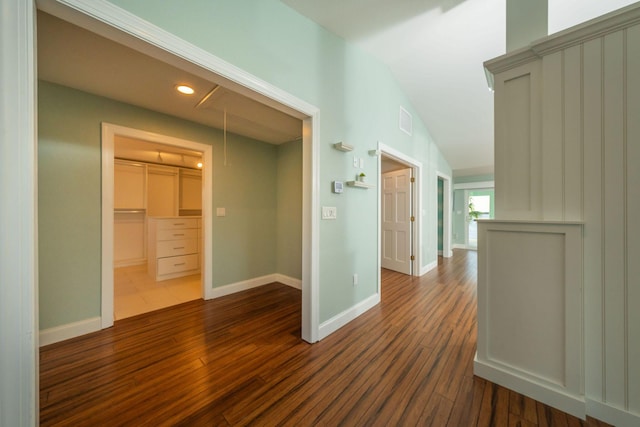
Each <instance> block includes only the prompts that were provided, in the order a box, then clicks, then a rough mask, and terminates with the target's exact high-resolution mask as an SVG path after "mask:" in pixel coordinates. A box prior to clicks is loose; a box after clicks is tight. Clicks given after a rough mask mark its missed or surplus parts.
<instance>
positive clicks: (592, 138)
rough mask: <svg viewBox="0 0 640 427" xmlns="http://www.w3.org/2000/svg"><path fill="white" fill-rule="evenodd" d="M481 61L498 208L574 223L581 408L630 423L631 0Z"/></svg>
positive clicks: (639, 199) (636, 197)
mask: <svg viewBox="0 0 640 427" xmlns="http://www.w3.org/2000/svg"><path fill="white" fill-rule="evenodd" d="M486 66H487V68H488V69H490V70H491V71H492V72H493V73H494V74H495V89H496V213H497V217H498V218H500V219H522V220H545V221H583V222H584V235H583V252H584V260H583V266H584V267H583V291H584V339H585V341H584V359H585V382H584V384H585V401H586V409H587V414H589V415H591V416H593V417H596V418H599V419H603V420H605V421H608V422H610V423H613V424H615V425H621V426H623V425H640V279H639V278H640V263H639V262H638V260H640V222H638V221H637V220H636V218H635V214H636V213H637V212H638V211H640V190H639V188H638V184H639V183H640V120H639V118H640V6H636V7H634V8H629V9H626V12H625V13H613V14H610V15H608V17H607V19H603V20H600V21H598V22H596V23H594V24H593V25H591V26H581V28H579V29H577V30H576V31H574V32H569V33H563V34H561V35H558V36H556V37H551V38H548V39H545V40H542V41H539V42H536V43H534V44H533V45H532V46H531V47H530V49H529V50H528V51H527V52H520V53H518V54H515V55H511V56H505V57H501V58H498V59H496V60H493V61H489V62H488V63H487V64H486Z"/></svg>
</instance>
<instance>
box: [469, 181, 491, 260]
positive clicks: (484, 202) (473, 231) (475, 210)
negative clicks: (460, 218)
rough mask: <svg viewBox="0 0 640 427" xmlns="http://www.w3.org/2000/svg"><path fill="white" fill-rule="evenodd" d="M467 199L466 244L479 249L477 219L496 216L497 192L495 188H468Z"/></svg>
mask: <svg viewBox="0 0 640 427" xmlns="http://www.w3.org/2000/svg"><path fill="white" fill-rule="evenodd" d="M465 200H466V205H467V216H466V222H467V226H466V227H465V237H466V238H465V240H466V246H467V247H468V248H471V249H477V248H478V222H477V220H479V219H493V218H495V192H494V189H493V188H483V189H474V190H467V191H466V192H465Z"/></svg>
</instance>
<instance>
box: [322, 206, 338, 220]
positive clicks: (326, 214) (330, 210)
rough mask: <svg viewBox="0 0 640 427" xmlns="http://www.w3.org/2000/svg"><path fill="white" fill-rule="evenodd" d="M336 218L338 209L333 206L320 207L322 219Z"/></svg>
mask: <svg viewBox="0 0 640 427" xmlns="http://www.w3.org/2000/svg"><path fill="white" fill-rule="evenodd" d="M337 218H338V208H336V207H333V206H323V207H322V219H337Z"/></svg>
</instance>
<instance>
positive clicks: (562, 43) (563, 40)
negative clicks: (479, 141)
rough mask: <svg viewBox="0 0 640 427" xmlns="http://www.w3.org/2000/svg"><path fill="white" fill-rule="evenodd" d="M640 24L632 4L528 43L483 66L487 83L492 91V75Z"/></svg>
mask: <svg viewBox="0 0 640 427" xmlns="http://www.w3.org/2000/svg"><path fill="white" fill-rule="evenodd" d="M638 23H640V3H635V4H632V5H630V6H627V7H624V8H622V9H619V10H616V11H614V12H611V13H608V14H606V15H602V16H600V17H598V18H595V19H592V20H590V21H587V22H584V23H582V24H579V25H576V26H575V27H571V28H569V29H566V30H564V31H560V32H558V33H556V34H552V35H550V36H547V37H544V38H542V39H540V40H536V41H534V42H532V43H531V44H530V45H529V46H527V47H524V48H522V49H518V50H515V51H513V52H509V53H507V54H505V55H502V56H499V57H497V58H494V59H491V60H488V61H486V62H485V63H484V67H485V70H486V71H487V72H488V73H487V82H488V83H489V87H490V88H492V89H493V78H490V77H489V76H490V75H495V74H498V73H501V72H503V71H506V70H509V69H511V68H514V67H517V66H519V65H522V64H526V63H528V62H531V61H534V60H536V59H538V58H541V57H543V56H545V55H549V54H551V53H553V52H557V51H559V50H562V49H566V48H569V47H571V46H575V45H577V44H581V43H584V42H587V41H589V40H592V39H594V38H598V37H602V36H604V35H606V34H610V33H613V32H616V31H619V30H622V29H624V28H629V27H631V26H633V25H636V24H638Z"/></svg>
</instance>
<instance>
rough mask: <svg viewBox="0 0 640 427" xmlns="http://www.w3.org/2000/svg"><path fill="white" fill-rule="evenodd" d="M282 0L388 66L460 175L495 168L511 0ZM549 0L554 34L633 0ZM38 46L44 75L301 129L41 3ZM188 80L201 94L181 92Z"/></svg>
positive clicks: (282, 131) (238, 124)
mask: <svg viewBox="0 0 640 427" xmlns="http://www.w3.org/2000/svg"><path fill="white" fill-rule="evenodd" d="M281 1H283V2H284V3H285V4H287V5H289V6H291V7H292V8H294V9H295V10H297V11H298V12H300V13H301V14H303V15H305V16H307V17H309V18H310V19H312V20H314V21H315V22H317V23H318V24H320V25H322V26H324V27H325V28H327V29H328V30H329V31H331V32H333V33H335V34H337V35H338V36H340V37H342V38H344V39H345V40H346V41H347V42H350V43H354V44H356V45H358V46H360V47H361V48H363V49H365V50H367V51H369V52H370V53H371V54H373V55H374V56H376V57H377V58H378V59H379V60H381V61H382V62H383V63H385V64H386V65H387V66H388V67H389V69H390V70H391V72H392V73H393V74H394V75H395V77H396V79H397V80H398V82H399V84H400V86H401V87H402V88H403V90H404V91H405V92H406V94H407V95H408V96H409V98H410V100H411V102H412V104H413V106H414V107H415V109H416V110H417V112H418V114H419V116H420V118H421V119H422V121H423V122H424V123H425V124H426V125H427V127H428V129H429V132H430V133H431V135H432V137H433V138H434V140H435V142H436V144H437V145H438V146H439V148H440V150H441V151H442V153H443V154H444V156H445V157H446V159H447V160H448V162H449V164H450V165H451V167H452V168H453V170H454V175H470V174H484V173H491V172H492V171H493V94H492V93H491V92H490V91H489V90H488V87H487V83H486V80H485V74H484V69H483V66H482V63H483V62H484V61H485V60H487V59H491V58H494V57H496V56H499V55H501V54H503V53H505V44H506V42H505V31H506V30H505V28H506V24H505V21H506V6H505V3H506V0H322V1H318V0H281ZM548 1H549V31H550V33H554V32H557V31H560V30H562V29H565V28H568V27H570V26H573V25H576V24H578V23H580V22H584V21H586V20H588V19H591V18H594V17H597V16H599V15H602V14H604V13H607V12H610V11H613V10H615V9H618V8H620V7H623V6H626V5H629V4H631V3H634V1H632V0H606V1H604V0H548ZM38 55H39V57H38V68H39V69H38V72H39V77H40V78H42V79H44V80H48V81H52V82H54V83H59V84H63V85H66V86H71V87H75V88H78V89H81V90H84V91H87V92H90V93H95V94H98V95H102V96H107V97H109V98H113V99H117V100H121V101H123V102H127V103H130V104H133V105H138V106H141V107H144V108H149V109H152V110H155V111H160V112H164V113H166V114H170V115H174V116H177V117H183V118H185V119H188V120H192V121H196V122H200V123H203V124H206V125H209V126H212V127H216V128H222V127H223V117H224V110H225V109H226V110H227V115H228V129H229V131H230V132H234V133H238V134H240V135H245V136H249V137H252V138H255V139H259V140H262V141H266V142H271V143H274V144H279V143H283V142H287V141H291V140H295V139H298V138H300V136H301V132H302V126H301V122H300V120H299V119H297V118H294V117H291V116H290V115H287V114H285V113H283V112H281V111H278V110H275V109H272V108H269V107H266V106H265V105H264V104H262V103H260V102H256V101H253V100H251V99H250V98H247V97H245V96H243V95H240V94H238V93H236V92H234V91H233V90H229V89H227V88H225V87H222V86H217V85H216V84H215V83H213V82H212V81H210V80H208V79H204V78H201V77H198V76H195V75H192V74H191V75H190V74H188V73H185V72H184V71H183V70H180V69H178V68H175V67H172V66H170V65H168V64H166V63H164V62H162V61H159V60H156V59H153V58H150V57H146V56H144V55H141V54H140V53H138V52H136V51H133V50H132V49H128V48H126V47H124V46H122V45H119V44H117V43H113V42H110V41H108V40H106V39H104V38H101V37H99V36H97V35H95V34H93V33H89V32H87V31H86V30H82V29H80V28H78V27H75V26H73V25H71V24H68V23H66V22H64V21H61V20H59V19H57V18H54V17H52V16H50V15H47V14H45V13H42V12H39V14H38ZM151 69H152V70H153V73H149V72H148V70H151ZM184 82H186V83H190V84H191V85H192V86H194V88H195V89H196V95H195V96H193V97H191V98H189V97H183V96H177V94H176V93H175V91H172V88H173V86H174V85H176V84H179V83H184ZM161 87H166V88H167V90H166V91H161V90H158V88H161ZM209 94H210V96H207V95H209Z"/></svg>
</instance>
